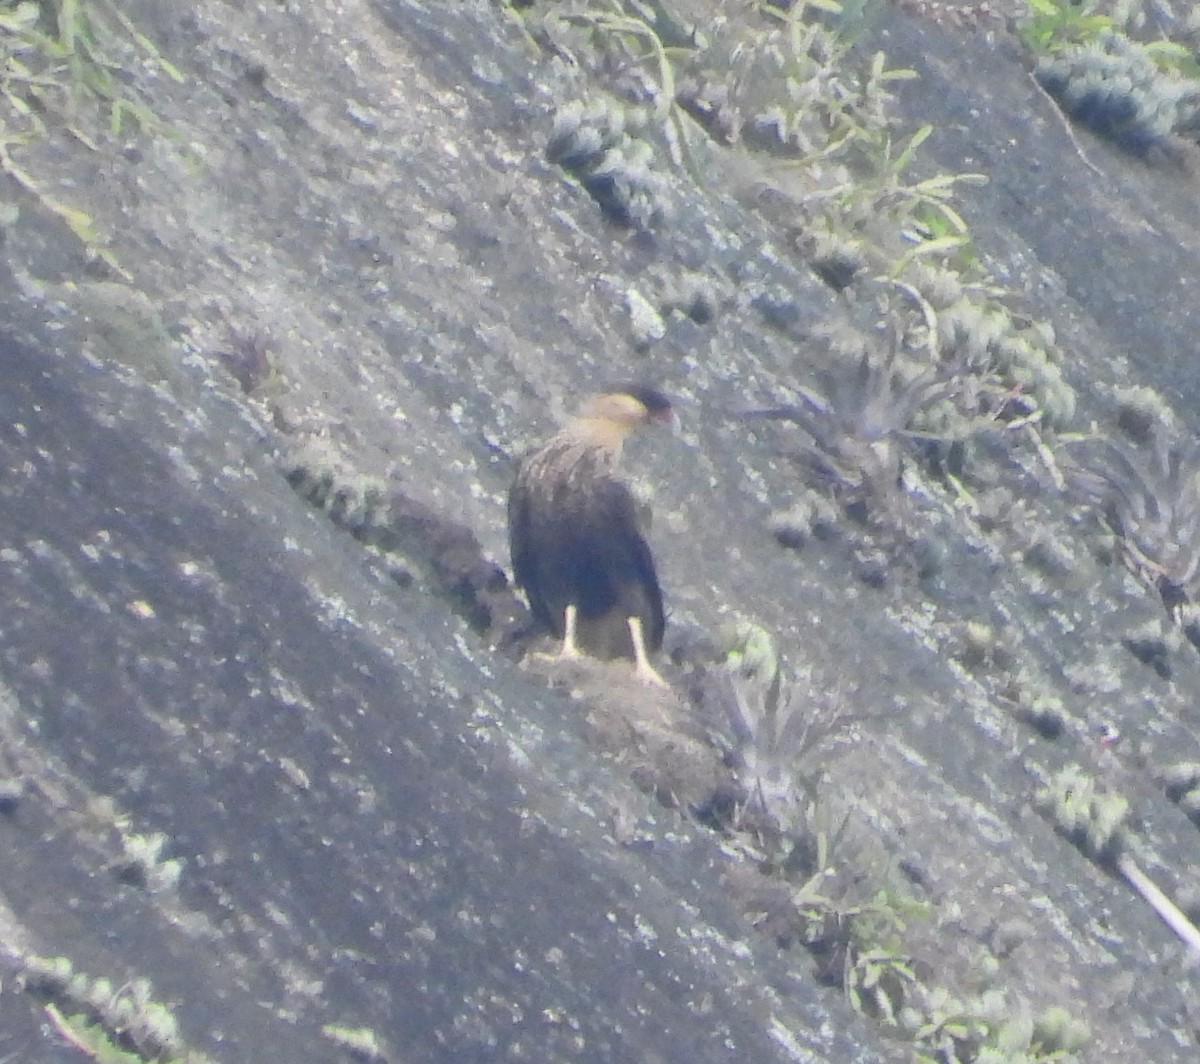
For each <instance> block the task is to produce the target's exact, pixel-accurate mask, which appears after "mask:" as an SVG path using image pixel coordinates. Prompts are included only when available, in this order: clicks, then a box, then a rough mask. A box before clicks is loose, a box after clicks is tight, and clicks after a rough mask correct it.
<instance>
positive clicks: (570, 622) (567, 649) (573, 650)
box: [558, 602, 583, 661]
mask: <svg viewBox="0 0 1200 1064" xmlns="http://www.w3.org/2000/svg"><path fill="white" fill-rule="evenodd" d="M578 622H579V609H578V607H577V606H576V605H575V603H573V602H572V603H570V604H569V605H568V606H567V608H566V609H565V610H564V611H563V641H562V649H561V650H559V652H558V657H559V659H560V660H562V661H574V660H575V659H576V658H580V657H582V656H583V655H582V654H580V653H579V647H578V646H576V644H575V630H576V626H577V625H578Z"/></svg>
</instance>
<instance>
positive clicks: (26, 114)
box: [0, 0, 183, 277]
mask: <svg viewBox="0 0 1200 1064" xmlns="http://www.w3.org/2000/svg"><path fill="white" fill-rule="evenodd" d="M118 56H120V58H118ZM133 56H136V57H137V59H138V61H139V62H140V63H141V64H143V65H145V66H148V67H149V68H150V69H151V70H152V71H153V73H154V74H155V75H163V76H166V77H169V78H171V79H173V80H175V81H182V80H183V75H182V74H181V73H180V72H179V70H177V69H176V68H175V67H174V66H173V65H172V64H171V63H170V62H168V61H167V59H166V58H165V57H164V56H163V55H162V54H161V53H160V52H159V51H158V49H157V48H156V47H155V46H154V44H153V42H152V41H150V39H149V38H148V37H146V36H145V35H144V34H142V33H141V32H139V31H138V29H137V27H136V26H135V25H134V24H133V23H132V22H131V21H130V20H129V19H128V17H127V16H126V15H125V14H124V13H123V12H122V11H121V9H120V8H119V7H118V6H117V5H116V4H115V3H113V2H112V0H92V2H89V3H81V2H77V0H46V2H44V3H34V2H32V0H0V60H2V61H3V65H4V71H5V73H4V77H3V79H0V171H3V172H4V173H6V174H8V176H9V177H10V178H12V180H13V181H15V182H16V183H17V185H19V186H20V187H21V188H22V189H24V190H25V191H26V192H27V193H29V194H30V195H31V196H33V197H34V198H35V199H36V200H37V201H38V202H39V203H40V204H41V205H42V207H44V208H45V209H47V210H49V211H50V212H51V213H53V214H54V215H56V216H57V217H58V218H59V220H60V221H61V222H62V223H63V224H64V225H66V227H67V228H68V229H69V230H70V231H71V232H72V233H73V234H74V235H75V237H76V238H77V239H78V240H79V242H80V243H81V244H82V245H83V246H84V248H85V249H86V250H87V251H88V253H89V254H91V255H93V256H95V257H96V258H98V259H100V260H101V261H103V262H105V263H106V264H107V265H108V266H109V267H110V268H111V269H112V270H113V271H114V272H116V273H118V274H119V275H121V276H123V277H127V276H128V275H127V274H125V271H124V270H122V269H121V267H120V265H119V263H118V262H117V260H116V258H115V256H114V255H113V253H112V251H111V250H110V249H109V248H108V247H107V246H106V244H105V242H104V240H103V238H102V237H101V235H100V234H99V232H98V231H97V229H96V226H95V223H94V221H93V219H92V218H91V217H90V216H89V215H88V214H87V213H86V212H85V211H83V210H81V209H80V208H79V207H77V206H74V205H72V204H70V203H68V202H67V201H66V200H65V199H64V198H62V196H61V195H60V194H59V193H58V192H57V191H55V190H53V189H51V188H49V187H47V185H46V184H45V183H44V182H43V181H42V180H40V179H38V178H37V177H35V176H34V174H33V173H32V171H30V170H29V169H27V168H26V167H25V166H24V165H23V164H22V162H21V161H20V151H21V148H22V147H23V146H26V145H28V144H31V143H34V142H36V141H39V140H41V139H43V138H45V137H47V136H49V135H50V134H51V132H52V131H53V132H56V133H57V132H66V133H67V134H69V135H70V136H71V137H72V138H73V139H74V140H75V141H76V142H77V143H78V144H80V145H82V146H83V148H84V149H85V150H89V151H95V150H97V145H96V143H95V140H94V139H93V135H92V133H91V127H92V126H93V125H94V122H93V121H91V120H90V119H89V118H87V117H85V111H87V109H89V108H90V109H91V110H92V112H93V114H94V113H95V112H99V113H101V114H102V115H103V116H104V117H105V118H106V123H105V124H106V126H107V131H108V133H109V134H110V135H111V136H114V137H115V136H118V135H120V134H121V133H122V132H124V131H125V130H126V128H127V127H128V126H129V125H130V124H131V123H132V124H134V125H136V126H139V127H141V128H143V129H147V130H150V131H151V132H153V133H155V134H157V135H163V134H165V133H166V132H167V130H166V127H165V126H164V125H163V123H162V122H161V121H160V120H159V119H158V117H157V116H156V115H155V113H154V111H153V109H152V108H151V106H150V104H149V103H148V101H147V99H146V98H145V97H144V96H142V95H141V94H140V93H139V92H138V90H137V89H136V88H135V87H134V86H133V83H132V82H131V79H130V78H129V77H128V76H127V74H126V65H127V64H128V63H130V62H131V58H132V57H133Z"/></svg>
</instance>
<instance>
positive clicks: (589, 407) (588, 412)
mask: <svg viewBox="0 0 1200 1064" xmlns="http://www.w3.org/2000/svg"><path fill="white" fill-rule="evenodd" d="M579 419H580V421H585V422H593V423H595V424H596V425H597V426H598V427H603V428H604V429H606V430H607V431H609V432H614V433H617V434H619V435H620V437H621V438H624V437H625V436H627V435H629V433H631V432H633V431H634V430H635V429H639V428H641V427H642V426H643V425H672V426H673V425H674V424H675V423H676V420H677V419H676V416H675V411H674V409H673V408H672V406H671V401H670V400H669V399H668V398H667V397H666V396H665V395H663V393H662V392H660V391H659V390H658V389H657V388H650V387H648V386H646V385H643V384H622V385H619V386H617V387H614V388H612V389H610V390H609V391H606V392H604V394H602V395H598V396H596V397H595V398H594V399H591V400H589V401H588V402H587V403H586V404H585V405H584V407H583V409H582V410H581V411H580V412H579Z"/></svg>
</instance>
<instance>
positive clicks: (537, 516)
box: [508, 385, 674, 683]
mask: <svg viewBox="0 0 1200 1064" xmlns="http://www.w3.org/2000/svg"><path fill="white" fill-rule="evenodd" d="M673 419H674V414H673V413H672V410H671V404H670V402H669V401H668V400H667V398H666V397H665V396H664V395H663V394H662V393H661V392H658V391H656V390H655V389H653V388H646V387H643V386H640V385H622V386H621V387H620V388H617V389H614V390H612V391H610V392H608V393H606V394H604V395H601V396H598V397H597V398H595V399H593V400H592V401H591V402H589V403H588V404H587V405H586V406H585V407H584V408H583V410H582V411H580V413H579V416H578V417H577V418H576V419H575V420H574V421H573V422H572V423H571V424H570V425H568V426H567V427H566V428H565V429H563V430H562V431H561V432H559V433H558V434H557V435H555V436H553V437H551V438H550V439H549V440H548V441H547V442H546V443H544V444H543V445H542V446H541V447H539V448H538V449H537V450H536V451H534V452H533V453H532V454H530V455H529V456H528V457H527V458H526V459H525V460H524V461H523V462H522V463H521V467H520V469H519V470H518V471H517V476H516V479H515V480H514V481H513V485H512V489H511V491H510V492H509V496H508V530H509V547H510V549H511V552H512V562H513V571H514V573H515V575H516V580H517V583H518V584H519V585H520V586H521V587H523V588H524V589H525V594H526V595H527V596H528V598H529V607H530V609H531V610H532V611H533V615H534V617H535V618H536V619H537V620H538V621H539V622H540V623H541V624H542V625H543V626H544V627H546V628H548V629H549V630H550V631H551V632H553V633H554V634H555V635H556V636H557V637H558V638H560V639H562V641H563V646H562V651H561V656H562V657H573V656H575V655H577V654H578V653H579V652H580V651H583V652H585V653H587V654H590V655H591V656H593V657H598V658H605V659H607V658H616V657H626V658H632V659H633V660H634V661H636V662H637V671H638V675H639V676H640V677H642V678H643V679H645V680H647V681H649V682H651V683H662V682H663V681H662V679H661V677H659V675H658V674H657V673H656V672H655V671H654V669H653V667H652V666H651V665H650V662H649V658H648V655H649V654H650V653H651V652H653V651H656V650H658V649H659V647H661V646H662V638H663V629H664V627H665V619H664V616H663V600H662V591H661V590H660V588H659V585H658V575H657V573H656V572H655V568H654V558H653V557H652V556H651V554H650V547H649V546H648V545H647V543H646V540H645V538H644V537H643V536H642V531H641V529H640V527H639V522H638V517H637V507H636V504H635V502H634V499H633V495H632V494H631V492H630V490H629V487H628V486H627V485H626V484H625V482H624V481H623V480H622V479H621V478H620V476H619V474H618V465H619V462H620V458H621V448H622V445H623V444H624V442H625V439H626V438H627V437H628V436H629V434H630V433H631V432H633V431H634V430H636V429H638V428H640V427H642V426H643V425H648V424H654V423H663V422H670V421H672V420H673Z"/></svg>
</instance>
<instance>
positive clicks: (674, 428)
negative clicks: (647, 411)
mask: <svg viewBox="0 0 1200 1064" xmlns="http://www.w3.org/2000/svg"><path fill="white" fill-rule="evenodd" d="M654 423H655V424H656V425H661V426H662V427H663V428H665V429H667V430H668V431H669V432H670V433H671V435H672V436H678V435H679V431H680V429H681V428H682V427H683V425H682V422H681V421H680V420H679V413H678V411H676V409H675V408H674V407H671V409H669V410H664V411H663V412H662V413H661V414H656V415H655V416H654Z"/></svg>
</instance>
